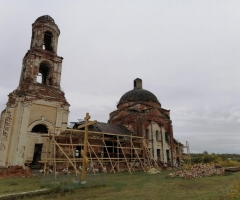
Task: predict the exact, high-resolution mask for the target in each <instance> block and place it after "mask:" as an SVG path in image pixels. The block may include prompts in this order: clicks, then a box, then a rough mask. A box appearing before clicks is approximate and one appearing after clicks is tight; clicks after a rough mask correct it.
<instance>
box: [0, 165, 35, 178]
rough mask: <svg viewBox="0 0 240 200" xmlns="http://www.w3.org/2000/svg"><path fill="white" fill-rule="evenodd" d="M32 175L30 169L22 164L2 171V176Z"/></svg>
mask: <svg viewBox="0 0 240 200" xmlns="http://www.w3.org/2000/svg"><path fill="white" fill-rule="evenodd" d="M31 175H32V173H31V171H30V170H29V169H26V170H25V169H23V167H21V166H13V167H8V168H5V169H2V170H1V171H0V177H26V176H31Z"/></svg>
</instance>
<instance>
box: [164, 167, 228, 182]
mask: <svg viewBox="0 0 240 200" xmlns="http://www.w3.org/2000/svg"><path fill="white" fill-rule="evenodd" d="M224 172H225V170H224V169H223V167H222V166H221V165H219V164H217V163H215V164H213V165H210V164H203V163H201V164H195V165H193V166H192V167H191V170H190V171H186V170H182V171H178V172H175V173H170V174H169V176H170V177H172V178H173V177H177V176H179V177H183V178H191V179H192V178H199V177H204V176H213V175H222V174H224Z"/></svg>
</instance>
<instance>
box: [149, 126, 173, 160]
mask: <svg viewBox="0 0 240 200" xmlns="http://www.w3.org/2000/svg"><path fill="white" fill-rule="evenodd" d="M148 129H149V134H150V135H151V136H150V139H151V140H148V142H149V143H148V148H149V149H151V152H152V146H153V148H154V159H156V160H157V149H160V160H161V161H163V162H167V153H166V150H169V158H170V160H171V148H170V142H166V139H165V132H166V130H165V129H164V128H163V127H160V126H159V125H158V124H157V123H155V122H152V123H151V124H150V125H149V126H148ZM156 131H159V134H160V136H159V139H160V140H157V137H156ZM161 134H162V137H161ZM152 139H153V140H152Z"/></svg>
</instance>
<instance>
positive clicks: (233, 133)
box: [0, 0, 240, 153]
mask: <svg viewBox="0 0 240 200" xmlns="http://www.w3.org/2000/svg"><path fill="white" fill-rule="evenodd" d="M239 10H240V1H239V0H235V1H234V0H224V1H223V0H165V1H161V0H156V1H151V0H144V1H141V0H132V1H131V0H108V1H107V0H95V1H94V0H83V1H77V0H76V1H73V0H72V1H71V0H69V1H59V0H56V1H54V0H52V1H30V0H29V1H25V0H22V1H17V0H16V1H14V0H11V1H9V0H0V36H1V37H0V61H1V62H0V110H3V109H4V108H5V104H6V102H7V95H8V94H9V93H10V92H12V91H13V90H14V89H16V88H17V86H18V83H19V78H20V70H21V66H22V59H23V57H24V55H25V53H26V52H27V50H29V47H30V40H31V31H32V23H34V21H35V20H36V18H38V17H39V16H42V15H50V16H51V17H52V18H53V19H54V20H55V22H56V24H57V25H58V26H59V29H60V31H61V34H60V37H59V43H58V55H59V56H62V57H63V58H64V60H63V65H62V66H63V67H62V81H61V87H62V89H63V91H64V92H65V94H66V98H67V100H68V102H69V103H70V104H71V107H70V115H69V122H70V121H77V119H82V118H84V115H85V113H86V112H89V113H90V115H91V116H92V119H96V120H98V121H102V122H107V120H108V117H109V113H110V112H112V111H113V110H115V109H116V104H117V102H118V101H119V99H120V98H121V96H122V95H123V94H124V93H125V92H127V91H129V90H131V89H133V80H134V79H135V78H141V79H142V80H143V88H144V89H147V90H149V91H151V92H152V93H154V94H155V95H156V96H157V98H158V99H159V101H160V102H161V104H162V107H163V108H165V109H170V110H171V119H172V121H173V131H174V137H175V138H176V139H177V140H179V141H180V142H182V143H185V142H186V141H189V144H190V151H191V152H203V151H204V150H206V151H208V152H210V153H211V152H215V153H240V105H239V100H240V12H239Z"/></svg>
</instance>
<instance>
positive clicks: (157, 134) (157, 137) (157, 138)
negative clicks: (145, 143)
mask: <svg viewBox="0 0 240 200" xmlns="http://www.w3.org/2000/svg"><path fill="white" fill-rule="evenodd" d="M156 140H157V141H159V140H160V135H159V131H156Z"/></svg>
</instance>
